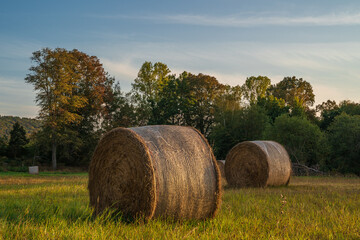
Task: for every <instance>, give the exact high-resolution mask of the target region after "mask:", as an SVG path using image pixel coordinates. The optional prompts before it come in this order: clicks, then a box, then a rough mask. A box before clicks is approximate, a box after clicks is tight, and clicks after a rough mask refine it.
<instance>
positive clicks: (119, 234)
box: [0, 172, 360, 240]
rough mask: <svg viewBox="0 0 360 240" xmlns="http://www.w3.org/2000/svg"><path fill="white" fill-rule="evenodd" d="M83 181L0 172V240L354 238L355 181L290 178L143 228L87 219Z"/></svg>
mask: <svg viewBox="0 0 360 240" xmlns="http://www.w3.org/2000/svg"><path fill="white" fill-rule="evenodd" d="M87 181H88V176H87V175H86V174H85V175H84V174H49V173H42V172H40V174H39V175H38V176H29V174H25V173H21V174H20V173H17V174H14V173H11V174H9V173H6V174H4V173H0V199H1V201H0V209H1V211H0V236H1V238H2V239H4V240H7V239H11V240H12V239H99V240H100V239H359V238H360V225H359V224H358V223H359V221H360V202H359V191H360V179H359V178H339V177H336V178H335V177H293V178H292V179H291V181H290V184H289V186H288V187H273V188H267V189H259V188H247V189H225V190H224V194H223V197H222V206H221V209H220V210H219V212H218V214H217V216H216V217H215V218H214V219H206V220H203V221H194V220H184V221H171V220H159V219H154V220H151V221H149V222H147V223H146V224H144V223H142V222H140V221H135V222H131V223H126V222H124V221H122V219H121V217H118V218H114V217H111V215H107V214H104V215H102V216H99V217H96V218H95V217H93V216H92V209H91V208H89V194H88V190H87ZM294 216H296V217H294ZM299 229H300V230H299Z"/></svg>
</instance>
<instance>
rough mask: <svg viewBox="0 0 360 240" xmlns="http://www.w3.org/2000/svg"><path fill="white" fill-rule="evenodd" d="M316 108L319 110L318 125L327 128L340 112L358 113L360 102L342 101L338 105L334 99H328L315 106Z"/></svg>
mask: <svg viewBox="0 0 360 240" xmlns="http://www.w3.org/2000/svg"><path fill="white" fill-rule="evenodd" d="M316 110H317V111H318V112H320V114H321V119H320V127H321V129H323V130H327V128H328V127H329V126H330V124H331V123H332V122H333V121H334V119H335V118H336V117H337V116H339V115H340V114H341V113H346V114H348V115H351V116H354V115H360V104H359V103H354V102H351V101H342V102H340V104H339V105H337V104H336V102H335V101H331V100H328V101H327V102H323V103H322V104H319V105H317V106H316Z"/></svg>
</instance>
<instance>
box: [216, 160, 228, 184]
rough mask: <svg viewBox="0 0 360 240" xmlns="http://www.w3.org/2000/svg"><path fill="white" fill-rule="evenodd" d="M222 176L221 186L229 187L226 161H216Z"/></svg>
mask: <svg viewBox="0 0 360 240" xmlns="http://www.w3.org/2000/svg"><path fill="white" fill-rule="evenodd" d="M216 162H217V164H218V167H219V170H220V174H221V185H222V186H223V187H224V186H226V185H227V181H226V177H225V160H216Z"/></svg>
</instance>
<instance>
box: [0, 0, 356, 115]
mask: <svg viewBox="0 0 360 240" xmlns="http://www.w3.org/2000/svg"><path fill="white" fill-rule="evenodd" d="M44 47H50V48H56V47H61V48H66V49H69V50H72V49H74V48H76V49H79V50H80V51H83V52H85V53H87V54H89V55H95V56H97V57H98V58H99V59H100V60H101V62H102V63H103V65H104V68H105V70H106V71H107V72H109V74H110V75H112V76H115V78H116V80H118V81H120V84H121V87H122V89H123V90H124V91H128V90H130V88H131V83H132V81H133V80H134V79H135V78H136V75H137V72H138V70H139V68H140V66H141V65H142V63H143V62H144V61H152V62H157V61H160V62H163V63H166V64H167V65H168V66H169V68H170V69H171V70H172V72H173V73H180V72H182V71H189V72H192V73H195V74H197V73H204V74H209V75H213V76H215V77H216V78H217V79H218V80H219V81H220V82H221V83H226V84H230V85H237V84H240V85H241V84H243V83H244V81H245V80H246V77H249V76H253V75H254V76H258V75H266V76H268V77H270V79H271V80H272V83H276V82H279V81H280V80H282V79H283V77H285V76H296V77H298V78H300V77H301V78H303V79H305V80H306V81H308V82H310V83H311V84H312V86H313V88H314V92H315V95H316V104H319V103H321V102H323V101H326V100H328V99H332V100H336V101H340V100H352V101H355V102H359V101H360V94H359V92H360V1H357V0H354V1H331V0H327V1H322V0H318V1H307V0H302V1H289V0H287V1H285V0H284V1H279V0H272V1H268V0H262V1H257V0H252V1H246V0H245V1H238V0H236V1H235V0H222V1H220V0H219V1H211V0H207V1H205V0H201V1H197V0H192V1H187V0H183V1H169V0H168V1H155V0H154V1H136V0H132V1H76V0H72V1H54V0H47V1H37V0H34V1H2V3H1V8H0V115H16V116H22V117H36V115H37V111H38V107H37V106H36V103H35V102H34V100H35V96H36V93H35V92H33V89H32V86H31V85H29V84H26V83H25V81H24V78H25V76H26V74H27V73H29V71H28V69H29V67H30V66H31V61H30V57H31V54H32V52H34V51H37V50H40V49H41V48H44Z"/></svg>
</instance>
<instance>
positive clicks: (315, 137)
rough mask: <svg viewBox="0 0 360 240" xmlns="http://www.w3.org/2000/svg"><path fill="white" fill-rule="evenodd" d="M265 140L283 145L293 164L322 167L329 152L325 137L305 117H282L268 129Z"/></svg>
mask: <svg viewBox="0 0 360 240" xmlns="http://www.w3.org/2000/svg"><path fill="white" fill-rule="evenodd" d="M265 138H266V139H268V140H273V141H276V142H279V143H281V144H282V145H284V147H285V148H286V150H287V151H288V153H289V155H290V158H291V160H292V161H293V162H295V163H300V164H304V165H307V166H315V165H320V164H321V165H322V164H323V162H324V159H325V157H326V155H325V154H326V152H327V151H328V144H327V141H326V138H325V135H324V134H323V133H322V132H321V131H320V128H319V127H318V126H317V125H315V124H312V123H311V122H310V121H309V120H307V119H306V118H304V117H296V116H293V117H290V116H288V115H286V114H284V115H281V116H280V117H278V118H276V119H275V122H274V125H272V126H270V127H268V129H267V130H266V132H265Z"/></svg>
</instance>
